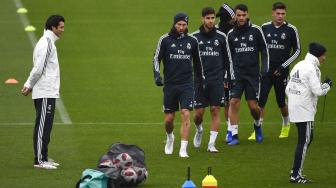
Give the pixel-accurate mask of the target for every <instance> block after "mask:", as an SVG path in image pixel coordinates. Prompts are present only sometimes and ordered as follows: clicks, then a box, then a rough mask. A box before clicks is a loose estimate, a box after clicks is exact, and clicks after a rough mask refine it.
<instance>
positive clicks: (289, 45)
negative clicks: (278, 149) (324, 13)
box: [249, 2, 301, 140]
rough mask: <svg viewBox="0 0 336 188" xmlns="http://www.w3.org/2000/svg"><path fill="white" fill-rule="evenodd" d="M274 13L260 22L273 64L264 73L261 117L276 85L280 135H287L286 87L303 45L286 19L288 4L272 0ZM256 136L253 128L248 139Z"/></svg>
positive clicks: (284, 136) (260, 101) (261, 92)
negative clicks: (290, 67)
mask: <svg viewBox="0 0 336 188" xmlns="http://www.w3.org/2000/svg"><path fill="white" fill-rule="evenodd" d="M272 17H273V20H272V21H270V22H267V23H264V24H263V25H262V26H261V29H262V30H263V32H264V36H265V39H266V43H267V47H268V51H269V56H270V68H269V73H268V74H266V75H263V76H262V77H261V87H260V98H259V106H260V108H261V118H260V120H261V121H263V117H264V112H265V105H266V102H267V98H268V95H269V92H270V90H271V88H272V86H274V91H275V96H276V101H277V103H278V107H279V109H280V112H281V115H282V129H281V133H280V136H279V138H286V137H288V135H289V129H290V124H289V118H288V107H287V104H286V93H285V88H286V85H287V79H288V75H289V66H290V65H291V64H292V63H293V62H294V61H295V60H296V59H297V58H298V57H299V55H300V51H301V47H300V41H299V34H298V31H297V29H296V27H295V26H293V25H292V24H290V23H288V22H286V21H285V17H286V5H285V4H284V3H282V2H277V3H274V4H273V11H272ZM254 139H255V135H254V132H253V133H252V135H251V136H250V138H249V140H254Z"/></svg>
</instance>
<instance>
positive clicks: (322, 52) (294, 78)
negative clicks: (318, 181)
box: [286, 43, 332, 184]
mask: <svg viewBox="0 0 336 188" xmlns="http://www.w3.org/2000/svg"><path fill="white" fill-rule="evenodd" d="M326 51H327V49H326V48H325V47H324V46H323V45H321V44H318V43H310V44H309V52H308V53H307V55H306V57H305V59H304V60H303V61H300V62H298V63H297V64H296V65H295V66H294V67H293V69H292V71H291V73H290V80H289V82H288V85H287V87H286V94H287V96H288V110H289V119H290V121H291V122H293V123H295V125H296V127H297V130H298V143H297V146H296V150H295V158H294V164H293V168H292V170H291V174H290V179H289V181H290V182H291V183H302V184H306V183H309V182H311V181H310V180H309V179H308V178H307V177H305V176H303V174H302V171H303V163H304V160H305V157H306V154H307V150H308V147H309V145H310V143H311V142H312V140H313V129H314V118H315V114H316V106H317V100H318V97H319V96H322V95H326V94H327V92H328V91H329V90H330V88H331V86H332V81H331V79H329V78H326V79H325V81H324V82H323V83H321V72H320V69H319V66H320V65H322V64H323V63H324V61H325V58H326Z"/></svg>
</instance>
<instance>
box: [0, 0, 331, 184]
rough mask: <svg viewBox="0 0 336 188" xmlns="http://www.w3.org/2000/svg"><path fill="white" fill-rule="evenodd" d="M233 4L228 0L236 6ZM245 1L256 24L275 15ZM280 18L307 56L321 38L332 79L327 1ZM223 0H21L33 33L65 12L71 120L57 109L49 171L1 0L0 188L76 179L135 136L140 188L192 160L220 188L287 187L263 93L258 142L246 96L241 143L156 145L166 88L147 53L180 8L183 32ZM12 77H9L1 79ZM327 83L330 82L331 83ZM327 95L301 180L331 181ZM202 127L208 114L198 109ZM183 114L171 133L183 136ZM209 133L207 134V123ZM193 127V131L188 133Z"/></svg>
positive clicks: (17, 31) (273, 112)
mask: <svg viewBox="0 0 336 188" xmlns="http://www.w3.org/2000/svg"><path fill="white" fill-rule="evenodd" d="M240 2H241V1H230V2H229V3H230V5H232V6H234V5H236V4H237V3H240ZM243 2H244V3H246V4H247V5H248V7H249V10H250V11H249V12H250V17H251V20H252V22H254V23H256V24H259V25H260V24H262V23H264V22H266V21H269V20H270V19H271V17H270V15H271V5H272V3H273V1H266V0H265V1H252V0H245V1H243ZM285 2H286V4H287V5H288V10H287V13H288V15H287V20H288V21H289V22H291V23H292V24H294V25H295V26H296V27H297V28H298V30H299V35H300V39H301V45H302V54H301V56H300V57H299V59H302V58H304V56H305V53H306V51H307V45H308V43H309V42H311V41H319V42H321V43H323V44H325V45H326V47H327V49H328V53H327V61H326V63H325V64H324V66H322V67H321V71H322V75H323V77H324V76H325V75H328V76H329V77H331V78H332V79H334V80H336V74H335V68H336V65H335V64H334V62H336V57H335V55H334V52H335V51H336V45H335V44H336V38H335V37H334V34H333V31H334V30H335V29H336V23H335V20H336V16H335V14H333V13H332V12H333V9H334V7H335V6H336V2H335V1H332V0H322V1H313V0H305V1H303V0H297V1H285ZM221 3H222V1H210V0H207V1H205V0H199V1H193V0H185V1H179V0H169V1H163V0H110V1H108V0H100V1H93V0H81V1H79V0H72V1H67V0H59V1H53V0H34V1H28V0H22V4H23V5H24V7H25V8H27V9H28V11H29V12H28V14H27V17H28V19H29V21H30V23H31V24H32V25H34V26H35V27H36V28H37V30H36V32H35V34H36V36H37V37H38V38H39V37H40V36H41V34H42V31H43V25H44V22H45V20H46V18H47V17H48V16H49V15H50V14H54V13H59V14H62V15H64V17H65V19H66V23H65V33H64V35H63V37H62V39H61V40H59V41H57V43H56V45H57V48H58V54H59V61H60V66H61V95H62V100H63V102H64V104H65V107H66V109H67V111H68V113H69V116H70V117H71V120H72V122H73V123H72V124H64V123H63V122H62V120H61V118H60V115H59V113H57V114H56V117H55V125H54V127H53V132H52V141H51V143H50V146H49V151H50V152H49V155H50V157H51V158H54V159H56V160H57V161H59V162H60V163H61V164H62V166H61V167H60V168H59V169H57V170H54V171H46V170H37V169H33V167H32V162H33V146H32V133H33V126H34V125H33V124H34V116H35V114H34V108H33V103H32V100H31V98H30V96H29V97H23V96H21V94H20V92H19V91H20V89H21V87H22V85H23V83H24V82H25V80H26V78H27V76H28V74H29V71H30V69H31V66H32V46H31V43H30V41H29V39H28V37H27V34H26V33H25V31H24V29H23V25H22V23H21V22H20V19H19V16H18V14H17V13H16V7H15V3H14V0H2V1H1V2H0V7H1V11H0V23H1V27H0V44H1V45H0V59H1V60H0V78H1V79H0V80H1V84H0V129H1V131H0V187H1V188H2V187H3V188H9V187H11V188H16V187H36V188H40V187H48V188H49V187H50V188H54V187H55V188H56V187H57V188H59V187H74V185H75V183H76V181H77V180H78V179H79V177H80V175H81V172H82V171H83V170H84V169H85V168H93V167H95V165H96V162H97V160H98V158H99V156H100V155H101V154H103V153H104V152H106V150H107V148H108V146H109V145H110V144H112V143H114V142H117V141H121V142H123V143H128V144H136V145H138V146H140V147H141V148H143V149H144V151H145V152H146V162H147V165H148V169H149V179H148V180H147V182H145V183H144V184H142V185H141V186H140V187H152V188H154V187H155V188H175V187H181V185H182V183H183V182H184V180H185V175H186V167H187V166H191V169H192V179H193V180H194V182H195V183H196V185H197V187H201V180H202V179H203V177H204V176H205V175H206V172H207V167H208V166H212V167H213V175H214V176H215V177H216V178H217V180H218V182H219V187H220V188H224V187H225V188H228V187H237V188H242V187H297V186H296V185H291V184H289V183H288V175H289V170H290V168H291V165H292V160H293V156H294V149H295V145H296V139H297V136H296V130H295V127H294V126H293V127H292V128H293V129H292V131H291V136H290V137H289V138H288V139H283V140H280V139H278V138H277V136H278V134H279V131H280V124H281V117H280V115H279V113H278V109H277V106H276V104H275V100H274V94H273V93H272V94H271V97H270V99H269V103H268V105H267V114H266V118H265V126H264V133H265V140H264V142H263V143H262V144H256V143H254V142H249V141H247V137H248V136H249V134H250V132H251V130H252V123H251V122H252V119H251V117H250V115H249V113H248V110H247V106H246V105H245V103H243V104H242V108H241V112H240V122H241V123H240V128H239V134H240V138H241V144H240V145H239V146H237V147H229V146H227V145H225V144H224V136H225V134H224V130H225V128H224V127H225V126H224V123H222V124H223V126H222V127H223V129H222V130H221V132H220V134H219V138H218V140H217V145H218V149H219V150H220V153H218V154H210V153H207V152H205V150H206V144H205V143H207V141H208V135H207V134H206V135H205V136H204V137H203V138H204V140H203V145H202V147H201V149H200V150H195V149H194V148H193V147H192V139H191V138H190V144H189V149H188V151H189V155H190V158H188V159H181V158H179V157H178V152H177V151H178V149H179V142H175V147H174V154H173V155H172V156H166V155H164V152H163V147H164V139H165V132H164V129H163V124H162V121H163V120H162V119H163V114H162V113H161V108H162V89H161V88H158V87H156V86H155V85H154V82H153V75H152V74H153V73H152V56H153V52H154V49H155V47H156V43H157V40H158V39H159V37H160V36H161V35H162V34H164V33H166V32H168V30H169V29H170V26H171V24H172V17H173V15H174V14H175V13H176V12H178V11H185V12H187V13H188V14H189V16H190V21H189V23H190V25H189V30H190V31H194V30H196V29H197V28H198V27H199V25H200V10H201V9H202V8H203V7H205V6H213V7H215V9H216V10H217V9H218V7H219V6H220V5H221ZM10 77H15V78H17V79H18V80H19V84H17V85H6V84H4V81H5V80H6V79H8V78H10ZM332 89H334V88H332ZM335 101H336V96H335V92H334V91H331V92H330V94H328V97H327V102H326V107H325V118H324V122H323V123H322V122H321V115H322V106H323V98H320V101H319V105H318V113H317V115H316V127H315V132H314V134H315V135H314V141H313V143H312V145H311V147H310V149H309V152H308V155H307V158H306V161H305V170H304V172H305V174H306V175H307V176H308V177H309V178H311V179H312V180H314V181H315V183H313V184H311V185H307V186H305V187H323V188H325V187H335V186H336V179H335V177H336V172H335V169H336V153H335V151H334V149H335V139H334V134H335V128H334V125H335V124H336V116H335V115H334V114H335V112H336V110H335V108H334V105H336V102H335ZM205 121H206V122H207V123H206V125H209V121H210V118H209V114H206V120H205ZM178 122H179V116H177V119H176V124H175V127H176V130H175V136H177V139H176V141H179V134H178V133H179V124H178ZM205 127H206V132H208V130H209V129H208V126H205ZM194 131H195V130H194V128H193V129H192V136H191V137H193V134H194Z"/></svg>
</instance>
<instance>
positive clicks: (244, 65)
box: [227, 4, 269, 145]
mask: <svg viewBox="0 0 336 188" xmlns="http://www.w3.org/2000/svg"><path fill="white" fill-rule="evenodd" d="M235 14H236V22H237V24H236V25H235V27H234V28H233V29H231V30H230V31H229V33H228V35H227V41H228V42H227V43H228V45H229V48H230V53H231V56H232V64H233V71H231V79H232V83H233V84H232V89H231V95H230V97H231V99H230V108H229V118H230V123H231V131H232V141H231V142H229V143H228V144H229V145H237V144H238V143H239V139H238V113H239V108H240V99H241V96H242V94H243V93H245V99H246V101H247V104H248V107H249V109H250V113H251V115H252V117H253V119H254V124H253V126H254V130H255V131H256V141H257V142H259V143H260V142H262V141H263V135H262V128H261V123H260V109H259V106H258V98H259V83H260V82H259V75H260V74H262V75H265V74H267V72H268V66H269V65H268V50H267V46H266V41H265V37H264V35H263V33H262V30H261V28H260V27H259V26H256V25H254V24H251V23H250V21H249V18H248V8H247V6H246V5H244V4H239V5H237V6H236V7H235ZM260 55H261V63H262V69H261V70H260V65H259V59H260Z"/></svg>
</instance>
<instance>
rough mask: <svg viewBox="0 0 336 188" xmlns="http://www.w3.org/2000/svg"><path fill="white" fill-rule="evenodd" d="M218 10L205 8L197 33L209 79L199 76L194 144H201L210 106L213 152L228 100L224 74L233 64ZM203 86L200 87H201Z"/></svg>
mask: <svg viewBox="0 0 336 188" xmlns="http://www.w3.org/2000/svg"><path fill="white" fill-rule="evenodd" d="M215 19H216V17H215V10H214V9H213V8H212V7H205V8H203V9H202V25H201V26H200V28H199V29H198V30H197V31H195V32H194V33H193V35H194V36H195V37H196V38H197V40H198V44H199V50H200V55H201V59H202V65H203V71H204V76H205V80H204V81H202V82H203V85H201V84H200V83H199V80H197V79H195V86H196V87H195V102H194V108H195V113H194V123H195V125H196V134H195V137H194V146H195V147H196V148H199V147H200V145H201V141H202V134H203V127H202V122H203V116H204V112H205V108H206V107H208V106H210V114H211V128H210V139H209V143H208V149H207V151H209V152H218V150H217V149H216V147H215V142H216V138H217V135H218V131H219V127H220V106H221V104H222V103H223V102H224V101H223V96H224V85H225V84H227V83H224V76H225V72H226V70H227V69H228V68H229V60H228V55H227V54H228V48H227V45H226V35H225V34H224V33H222V32H221V31H219V30H218V29H217V28H215ZM197 86H199V87H197Z"/></svg>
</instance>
